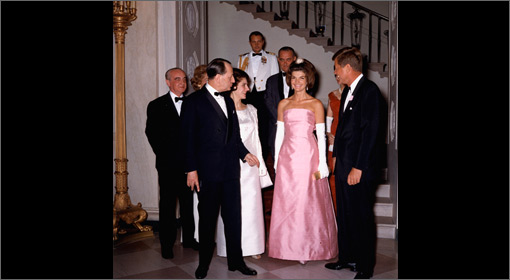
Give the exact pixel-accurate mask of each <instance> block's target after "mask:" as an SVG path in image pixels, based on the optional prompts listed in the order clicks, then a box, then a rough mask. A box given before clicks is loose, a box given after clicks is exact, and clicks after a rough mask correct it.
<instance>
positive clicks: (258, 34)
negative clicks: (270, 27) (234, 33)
mask: <svg viewBox="0 0 510 280" xmlns="http://www.w3.org/2000/svg"><path fill="white" fill-rule="evenodd" d="M253 35H257V36H260V37H262V40H264V42H265V41H266V38H264V35H262V33H260V31H253V32H252V33H250V36H248V41H251V36H253Z"/></svg>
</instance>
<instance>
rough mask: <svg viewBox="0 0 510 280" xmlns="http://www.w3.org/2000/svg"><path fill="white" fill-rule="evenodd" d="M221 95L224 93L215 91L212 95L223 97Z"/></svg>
mask: <svg viewBox="0 0 510 280" xmlns="http://www.w3.org/2000/svg"><path fill="white" fill-rule="evenodd" d="M223 93H224V92H223V91H222V92H219V91H217V92H215V93H214V95H215V96H218V95H221V96H223Z"/></svg>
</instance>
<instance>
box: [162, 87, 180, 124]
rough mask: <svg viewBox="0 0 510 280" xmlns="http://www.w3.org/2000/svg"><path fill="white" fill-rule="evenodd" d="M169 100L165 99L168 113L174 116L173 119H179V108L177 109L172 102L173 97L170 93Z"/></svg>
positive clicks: (168, 94)
mask: <svg viewBox="0 0 510 280" xmlns="http://www.w3.org/2000/svg"><path fill="white" fill-rule="evenodd" d="M166 96H167V98H165V108H167V109H168V112H169V113H170V114H171V115H172V117H177V118H179V113H177V108H175V104H174V102H173V101H172V96H171V95H170V92H168V93H167V94H166Z"/></svg>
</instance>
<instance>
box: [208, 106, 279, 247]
mask: <svg viewBox="0 0 510 280" xmlns="http://www.w3.org/2000/svg"><path fill="white" fill-rule="evenodd" d="M237 118H238V119H239V128H240V131H241V139H242V141H243V144H244V146H245V147H246V149H248V151H250V153H251V154H253V155H256V156H257V158H258V159H259V162H260V168H257V166H253V167H252V166H250V165H249V164H248V163H243V162H242V161H240V162H241V225H242V226H241V248H242V250H243V256H253V255H259V254H262V253H264V251H265V233H264V210H263V205H262V186H261V184H260V178H259V177H260V176H267V178H265V179H266V180H270V179H269V173H268V172H267V168H266V164H265V163H264V160H262V148H261V145H260V138H259V133H258V124H257V109H255V107H253V105H250V104H248V105H247V108H246V109H245V110H242V111H237ZM216 249H217V254H218V256H222V257H226V256H227V246H226V243H225V233H224V226H223V220H222V218H221V215H219V218H218V226H217V232H216Z"/></svg>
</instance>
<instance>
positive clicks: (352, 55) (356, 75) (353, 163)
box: [326, 47, 385, 279]
mask: <svg viewBox="0 0 510 280" xmlns="http://www.w3.org/2000/svg"><path fill="white" fill-rule="evenodd" d="M362 66H363V57H362V55H361V52H360V51H359V50H358V49H357V48H351V47H348V48H344V49H343V50H341V51H339V54H338V56H337V57H336V59H335V75H336V76H337V78H338V79H339V82H341V83H343V84H345V85H347V86H346V87H345V89H344V91H343V92H342V101H341V103H340V112H339V124H338V128H337V131H336V135H335V142H334V147H333V157H336V164H335V170H334V173H335V177H336V178H335V184H336V188H337V190H336V199H337V203H338V209H337V223H338V247H339V257H338V262H336V263H328V264H326V268H329V269H335V270H339V269H342V268H351V270H356V271H357V272H358V273H357V274H356V277H355V279H368V278H370V277H372V275H373V272H374V266H375V252H376V238H377V237H376V226H375V217H374V210H373V207H374V203H375V189H376V186H377V174H378V171H379V166H378V165H379V163H380V161H379V160H378V157H379V156H380V153H381V152H382V148H383V147H384V138H382V136H383V135H384V129H385V127H384V126H382V125H381V124H382V121H383V120H384V117H385V116H383V115H382V112H384V108H383V107H382V106H384V104H385V103H384V100H383V97H382V95H381V92H380V91H379V88H378V87H377V85H376V84H375V83H374V82H372V81H370V80H368V79H367V78H366V77H364V76H363V74H362Z"/></svg>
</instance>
